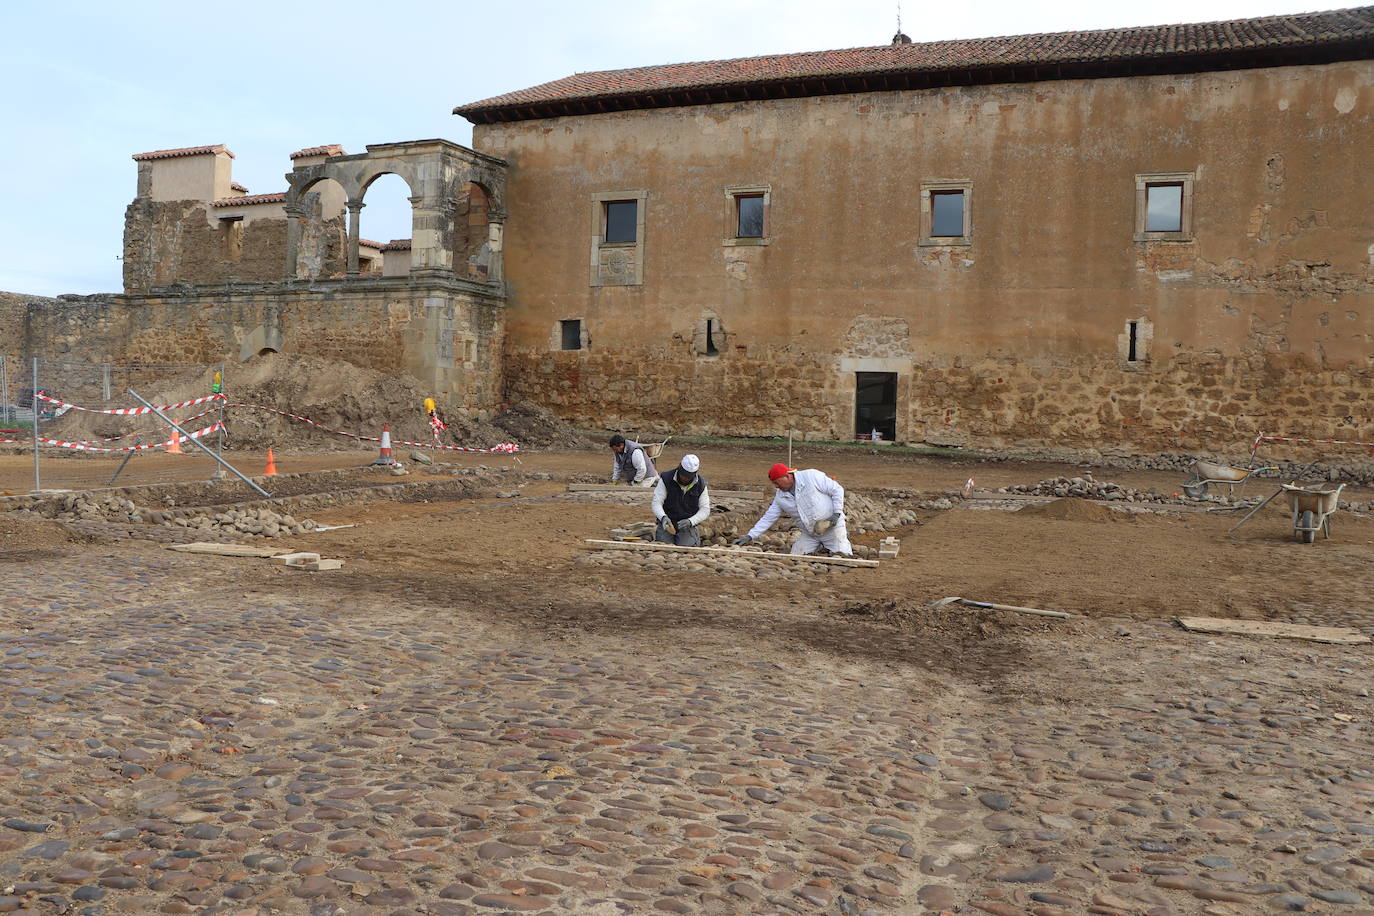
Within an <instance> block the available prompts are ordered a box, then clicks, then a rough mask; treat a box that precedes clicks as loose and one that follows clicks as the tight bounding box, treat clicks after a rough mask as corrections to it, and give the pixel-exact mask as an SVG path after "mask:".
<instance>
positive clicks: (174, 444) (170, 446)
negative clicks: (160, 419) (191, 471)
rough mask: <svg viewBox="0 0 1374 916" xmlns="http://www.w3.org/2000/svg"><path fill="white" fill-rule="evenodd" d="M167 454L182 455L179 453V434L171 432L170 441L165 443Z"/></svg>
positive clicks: (174, 431)
mask: <svg viewBox="0 0 1374 916" xmlns="http://www.w3.org/2000/svg"><path fill="white" fill-rule="evenodd" d="M167 454H169V455H180V454H182V451H181V433H179V432H177V431H176V430H172V441H171V442H168V443H167Z"/></svg>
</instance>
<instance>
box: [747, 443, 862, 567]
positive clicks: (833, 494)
mask: <svg viewBox="0 0 1374 916" xmlns="http://www.w3.org/2000/svg"><path fill="white" fill-rule="evenodd" d="M768 479H769V480H771V481H773V486H775V487H777V489H778V492H777V493H776V494H774V496H773V504H772V505H771V506H769V507H768V511H767V512H765V513H763V518H761V519H759V520H758V523H757V524H756V525H754V527H753V528H750V529H749V533H748V534H746V535H744V536H743V537H739V538H735V541H734V543H735V545H736V546H739V547H742V546H744V545H745V544H748V543H749V542H751V541H752V540H754V538H756V537H758V536H759V535H761V534H763V533H764V532H765V531H767V530H768V529H769V528H772V527H773V523H774V522H776V521H777V520H778V517H779V516H783V515H786V516H788V517H790V518H793V519H795V520H796V522H797V528H798V529H799V530H800V531H801V536H800V537H798V538H797V542H796V543H795V544H793V545H792V553H794V554H799V555H800V554H808V553H815V552H816V550H817V548H819V547H824V548H825V549H826V550H828V551H830V552H831V553H835V554H840V555H842V556H846V557H848V556H853V553H854V551H853V548H851V547H850V546H849V533H848V532H847V531H846V530H845V524H844V487H842V486H840V484H839V482H838V481H836V480H835V479H834V478H832V477H829V476H827V475H826V474H825V472H823V471H817V470H815V469H809V470H805V471H798V470H795V469H793V468H789V467H788V466H787V465H785V464H775V465H773V467H772V468H770V469H769V471H768Z"/></svg>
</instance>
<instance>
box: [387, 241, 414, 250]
mask: <svg viewBox="0 0 1374 916" xmlns="http://www.w3.org/2000/svg"><path fill="white" fill-rule="evenodd" d="M382 250H383V251H409V250H410V239H392V240H391V241H389V242H387V243H386V244H385V245H383V246H382Z"/></svg>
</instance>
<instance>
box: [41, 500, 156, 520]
mask: <svg viewBox="0 0 1374 916" xmlns="http://www.w3.org/2000/svg"><path fill="white" fill-rule="evenodd" d="M15 514H16V515H19V516H26V517H30V518H32V517H41V518H47V519H53V520H54V521H59V522H141V521H143V517H142V515H141V514H140V513H139V508H138V506H136V505H134V502H133V500H130V499H125V498H123V497H122V496H115V495H113V494H110V493H68V494H66V495H65V496H56V497H53V498H52V499H45V500H41V501H39V502H36V503H33V504H32V505H30V506H28V507H27V508H24V509H20V510H19V511H17V512H16V513H15Z"/></svg>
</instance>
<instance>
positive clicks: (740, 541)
mask: <svg viewBox="0 0 1374 916" xmlns="http://www.w3.org/2000/svg"><path fill="white" fill-rule="evenodd" d="M753 541H754V539H753V538H751V537H750V536H749V535H747V534H746V535H744V536H742V537H737V538H735V539H734V540H733V541H731V542H730V543H732V544H734V545H735V546H736V547H743V546H744V545H745V544H751V543H753Z"/></svg>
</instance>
